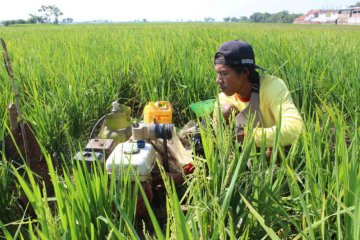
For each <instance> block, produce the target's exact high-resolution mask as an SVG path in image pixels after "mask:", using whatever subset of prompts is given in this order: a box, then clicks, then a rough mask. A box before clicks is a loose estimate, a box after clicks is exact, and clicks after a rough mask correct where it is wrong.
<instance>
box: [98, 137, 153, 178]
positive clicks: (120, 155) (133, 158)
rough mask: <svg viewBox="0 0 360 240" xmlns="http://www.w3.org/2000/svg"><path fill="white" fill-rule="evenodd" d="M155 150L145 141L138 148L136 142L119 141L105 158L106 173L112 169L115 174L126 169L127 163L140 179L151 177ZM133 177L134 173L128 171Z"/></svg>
mask: <svg viewBox="0 0 360 240" xmlns="http://www.w3.org/2000/svg"><path fill="white" fill-rule="evenodd" d="M155 156H156V155H155V150H154V147H153V146H152V145H151V144H150V143H145V147H144V148H138V147H137V143H136V142H134V143H133V142H124V143H119V144H118V145H117V146H116V147H115V149H114V151H112V153H111V154H110V156H109V157H108V158H107V159H106V164H105V168H106V171H107V172H108V173H110V174H111V173H112V171H113V169H114V172H115V174H116V175H117V176H119V175H120V174H122V172H126V171H128V167H129V165H131V166H132V169H133V170H134V172H135V173H137V174H138V176H139V178H140V181H145V180H148V179H149V178H151V171H152V170H153V168H154V165H155V158H156V157H155ZM130 177H131V178H132V179H134V177H135V176H134V174H132V172H130Z"/></svg>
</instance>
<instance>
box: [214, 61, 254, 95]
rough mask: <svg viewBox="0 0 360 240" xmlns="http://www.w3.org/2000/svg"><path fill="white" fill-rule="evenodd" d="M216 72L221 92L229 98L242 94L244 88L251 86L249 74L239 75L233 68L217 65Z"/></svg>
mask: <svg viewBox="0 0 360 240" xmlns="http://www.w3.org/2000/svg"><path fill="white" fill-rule="evenodd" d="M215 72H216V73H217V78H216V83H217V84H218V85H219V88H220V90H221V91H222V92H223V93H225V95H227V96H232V95H234V94H235V93H240V92H241V91H242V89H244V86H247V85H248V84H251V83H250V81H249V80H248V79H247V75H248V74H247V73H244V72H242V73H237V72H236V71H235V70H234V69H232V68H231V67H229V66H227V65H224V64H215Z"/></svg>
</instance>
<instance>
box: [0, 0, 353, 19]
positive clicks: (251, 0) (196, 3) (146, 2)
mask: <svg viewBox="0 0 360 240" xmlns="http://www.w3.org/2000/svg"><path fill="white" fill-rule="evenodd" d="M356 2H359V0H126V1H125V0H2V2H1V3H0V21H2V20H13V19H25V20H26V19H28V18H29V14H37V13H38V9H39V8H40V7H41V6H42V5H55V6H57V7H58V8H59V9H60V10H61V11H62V12H63V14H64V15H63V16H62V17H61V18H67V17H70V18H73V19H74V21H75V22H81V21H90V20H109V21H134V20H143V19H146V20H147V21H189V20H193V21H204V18H205V17H211V18H214V19H215V20H216V21H222V20H223V18H224V17H238V18H239V17H241V16H247V17H249V16H250V15H252V14H253V13H254V12H262V13H264V12H268V13H276V12H280V11H283V10H287V11H289V12H290V13H306V12H307V11H309V10H311V9H334V8H341V7H346V6H349V5H353V4H355V3H356ZM61 18H60V19H61Z"/></svg>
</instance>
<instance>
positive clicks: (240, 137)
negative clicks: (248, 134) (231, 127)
mask: <svg viewBox="0 0 360 240" xmlns="http://www.w3.org/2000/svg"><path fill="white" fill-rule="evenodd" d="M235 137H236V141H238V142H240V143H242V142H243V141H244V138H245V132H244V128H237V129H236V132H235Z"/></svg>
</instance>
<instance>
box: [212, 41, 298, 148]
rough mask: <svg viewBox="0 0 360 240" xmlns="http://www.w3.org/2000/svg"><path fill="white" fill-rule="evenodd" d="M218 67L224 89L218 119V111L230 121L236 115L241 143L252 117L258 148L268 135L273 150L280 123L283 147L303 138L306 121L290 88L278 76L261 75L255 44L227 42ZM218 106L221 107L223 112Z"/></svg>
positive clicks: (220, 97) (217, 57) (267, 142)
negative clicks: (249, 116) (253, 46)
mask: <svg viewBox="0 0 360 240" xmlns="http://www.w3.org/2000/svg"><path fill="white" fill-rule="evenodd" d="M214 64H215V71H216V73H217V79H216V83H217V84H218V86H219V87H220V90H221V93H220V94H219V104H216V107H215V110H214V119H215V120H217V119H218V115H219V114H218V112H221V113H222V116H223V117H224V119H225V120H226V121H228V120H229V117H230V116H235V121H236V136H237V139H238V140H239V141H242V139H243V138H244V134H247V133H244V127H245V124H246V121H247V120H248V119H249V118H248V115H249V114H251V116H253V119H254V131H255V132H254V137H255V139H254V141H255V144H256V146H261V144H262V140H263V135H264V134H265V136H264V139H265V143H266V146H267V147H272V146H273V143H274V141H275V135H276V131H277V130H276V128H277V124H279V123H281V124H280V135H279V143H280V145H281V146H286V145H290V144H291V143H293V142H294V140H295V139H296V138H298V137H299V135H300V133H301V131H302V130H303V128H304V122H303V120H302V118H301V116H300V114H299V111H298V109H297V108H296V106H295V105H294V102H293V100H292V98H291V94H290V92H289V90H288V88H287V87H286V85H285V83H284V81H283V80H281V79H279V78H277V77H274V76H270V75H266V74H264V75H261V76H260V75H259V73H258V72H257V71H256V69H261V70H264V69H263V68H261V67H259V66H257V65H256V64H255V56H254V51H253V49H252V46H251V45H249V44H248V43H246V42H244V41H241V40H235V41H229V42H225V43H224V44H223V45H221V46H220V48H219V49H218V51H217V53H216V54H215V57H214ZM217 106H220V107H221V111H219V109H218V108H217ZM232 114H234V115H232Z"/></svg>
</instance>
